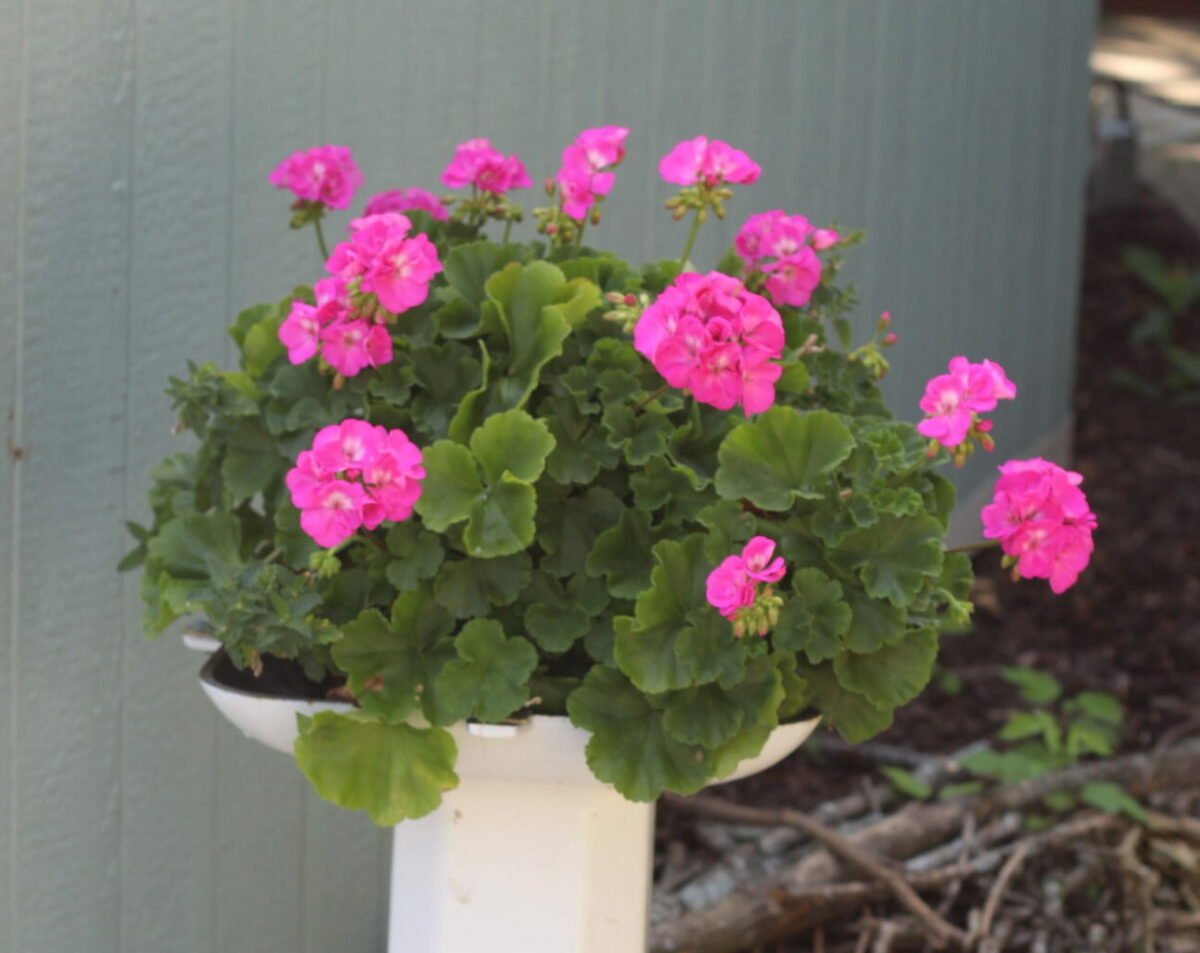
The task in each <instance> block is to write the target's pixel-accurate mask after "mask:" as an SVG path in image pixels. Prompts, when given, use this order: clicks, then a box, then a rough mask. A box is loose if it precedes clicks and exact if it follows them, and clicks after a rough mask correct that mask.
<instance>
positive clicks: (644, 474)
mask: <svg viewBox="0 0 1200 953" xmlns="http://www.w3.org/2000/svg"><path fill="white" fill-rule="evenodd" d="M629 485H630V486H631V487H632V488H633V495H634V500H635V501H636V502H637V505H638V507H639V509H644V510H657V509H659V508H660V507H662V508H663V515H662V519H663V522H664V523H674V524H678V523H683V522H686V521H688V520H692V519H695V518H696V515H697V514H698V513H699V512H700V511H701V510H702V509H704V507H705V506H707V505H708V504H709V503H711V502H712V494H711V491H710V492H705V486H706V485H707V481H705V480H704V479H703V478H702V477H701V476H700V475H699V474H698V473H696V472H695V471H694V470H692V469H691V468H690V467H682V466H676V465H674V464H672V463H671V462H670V461H669V460H668V459H667V458H666V457H651V458H650V461H649V462H648V463H647V464H646V466H645V467H644V468H643V469H641V470H639V471H637V472H636V473H634V474H633V476H632V477H630V479H629Z"/></svg>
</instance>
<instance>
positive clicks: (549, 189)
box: [543, 178, 554, 195]
mask: <svg viewBox="0 0 1200 953" xmlns="http://www.w3.org/2000/svg"><path fill="white" fill-rule="evenodd" d="M543 185H544V186H545V188H546V194H547V195H553V194H554V179H551V178H548V179H546V181H545V182H544V183H543Z"/></svg>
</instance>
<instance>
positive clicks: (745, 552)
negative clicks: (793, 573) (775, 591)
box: [705, 536, 787, 635]
mask: <svg viewBox="0 0 1200 953" xmlns="http://www.w3.org/2000/svg"><path fill="white" fill-rule="evenodd" d="M786 572H787V565H786V563H784V561H783V557H782V556H776V555H775V542H774V540H771V539H768V538H767V537H766V536H755V537H754V538H752V539H751V540H750V542H748V543H746V545H745V546H744V547H743V548H742V552H741V554H740V555H736V554H735V555H732V556H726V557H725V558H724V559H723V560H721V564H720V565H719V566H717V568H716V569H714V570H713V571H712V572H710V573H709V574H708V579H707V581H706V583H705V597H706V598H707V599H708V603H709V605H711V606H712V607H713V608H714V609H716V610H717V611H718V612H720V613H721V615H723V616H724V617H725V618H726V619H730V620H731V621H734V622H735V623H736V622H745V621H752V622H753V623H754V625H753V628H754V631H756V632H757V633H758V634H759V635H766V634H767V631H768V630H769V628H770V626H771V625H773V624H774V622H775V619H774V618H773V617H772V616H773V615H774V613H773V612H772V611H771V606H764V607H763V608H764V609H765V610H766V611H764V612H754V611H748V610H752V609H753V608H754V607H755V606H757V605H758V604H759V602H760V595H762V593H760V590H759V586H760V585H762V584H764V583H766V584H770V583H774V582H779V580H780V579H782V578H783V576H784V574H785V573H786ZM767 593H768V594H769V593H770V589H768V590H767ZM768 598H770V597H769V595H768ZM774 601H775V600H773V599H771V602H772V603H774ZM749 616H754V618H753V619H749V618H748V617H749ZM737 634H739V635H741V634H742V632H741V631H738V633H737Z"/></svg>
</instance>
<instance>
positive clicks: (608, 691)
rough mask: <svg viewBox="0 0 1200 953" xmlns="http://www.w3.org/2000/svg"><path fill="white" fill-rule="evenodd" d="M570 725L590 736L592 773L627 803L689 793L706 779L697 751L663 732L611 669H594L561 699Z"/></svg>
mask: <svg viewBox="0 0 1200 953" xmlns="http://www.w3.org/2000/svg"><path fill="white" fill-rule="evenodd" d="M567 712H568V714H569V715H570V716H571V721H572V723H574V724H576V725H578V726H579V727H580V728H584V729H586V730H588V731H590V732H592V738H591V740H590V741H589V742H588V745H587V763H588V767H590V768H591V769H592V773H593V774H595V775H596V777H597V778H599V779H600V780H601V781H607V782H608V783H609V784H611V785H612V786H613V787H615V788H616V789H617V790H618V791H619V792H620V793H621V794H623V795H625V797H627V798H629V800H631V801H653V800H654V799H655V798H657V797H658V796H659V795H660V794H662V792H663V791H667V790H670V791H675V792H677V793H679V794H691V793H693V792H695V791H698V790H700V788H702V787H703V786H704V783H705V781H706V780H707V779H708V773H709V766H708V758H707V756H706V755H705V753H704V751H703V749H700V748H697V747H695V746H694V745H685V744H683V743H681V742H680V741H677V740H676V739H675V738H673V737H671V735H670V734H669V733H668V732H667V730H666V728H665V727H664V726H663V722H662V713H661V712H660V711H659V710H658V709H656V708H655V707H654V706H653V704H652V703H651V701H650V699H649V698H647V697H646V696H645V695H643V694H642V693H641V692H640V691H638V690H637V689H636V688H635V687H634V686H633V685H632V684H631V683H630V681H629V680H628V679H627V678H626V677H625V676H624V675H622V674H621V673H620V672H618V671H616V670H615V669H611V668H608V667H606V666H600V665H597V666H596V667H595V668H593V669H592V670H591V671H590V672H588V675H587V677H586V678H585V679H584V680H583V683H582V684H581V685H580V686H579V687H578V688H577V689H575V691H573V692H572V693H571V694H570V696H569V697H568V698H567Z"/></svg>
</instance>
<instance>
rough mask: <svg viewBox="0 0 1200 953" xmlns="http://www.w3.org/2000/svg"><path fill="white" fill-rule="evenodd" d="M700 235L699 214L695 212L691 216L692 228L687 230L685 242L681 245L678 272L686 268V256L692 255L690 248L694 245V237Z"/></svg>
mask: <svg viewBox="0 0 1200 953" xmlns="http://www.w3.org/2000/svg"><path fill="white" fill-rule="evenodd" d="M699 234H700V212H699V210H697V211H696V212H695V213H694V214H693V216H692V227H691V228H690V229H689V230H688V236H687V241H686V242H684V245H683V254H682V255H680V256H679V270H680V271H683V269H684V268H686V267H687V263H688V256H689V255H690V254H691V253H692V246H693V245H695V244H696V236H697V235H699Z"/></svg>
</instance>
